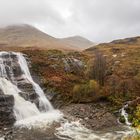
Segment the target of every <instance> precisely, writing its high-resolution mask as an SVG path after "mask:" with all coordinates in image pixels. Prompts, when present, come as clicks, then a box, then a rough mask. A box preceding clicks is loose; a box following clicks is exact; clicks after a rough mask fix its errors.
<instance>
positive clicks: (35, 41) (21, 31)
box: [0, 24, 73, 50]
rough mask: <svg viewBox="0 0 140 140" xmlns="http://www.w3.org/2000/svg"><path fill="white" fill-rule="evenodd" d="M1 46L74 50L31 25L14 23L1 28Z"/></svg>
mask: <svg viewBox="0 0 140 140" xmlns="http://www.w3.org/2000/svg"><path fill="white" fill-rule="evenodd" d="M0 46H10V47H11V46H14V47H15V46H20V47H39V48H42V49H60V50H72V49H73V48H71V46H70V45H67V44H65V43H62V42H60V41H59V39H56V38H54V37H52V36H50V35H48V34H46V33H44V32H42V31H40V30H38V29H37V28H35V27H33V26H30V25H26V24H23V25H13V26H8V27H5V28H0Z"/></svg>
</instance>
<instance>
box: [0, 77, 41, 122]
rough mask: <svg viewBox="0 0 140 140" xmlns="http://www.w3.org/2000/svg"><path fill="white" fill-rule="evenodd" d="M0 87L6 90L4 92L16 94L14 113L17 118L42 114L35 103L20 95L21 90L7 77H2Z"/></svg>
mask: <svg viewBox="0 0 140 140" xmlns="http://www.w3.org/2000/svg"><path fill="white" fill-rule="evenodd" d="M0 89H1V90H2V91H3V92H4V94H8V95H13V96H14V100H15V105H14V114H15V117H16V120H22V119H24V118H28V117H31V116H35V115H39V114H40V112H39V110H38V108H37V107H36V106H35V104H33V103H31V102H28V101H26V100H24V98H22V97H21V96H20V95H19V92H21V91H20V90H19V89H18V88H17V87H16V86H15V85H13V84H12V83H11V82H10V81H8V80H7V79H5V78H0Z"/></svg>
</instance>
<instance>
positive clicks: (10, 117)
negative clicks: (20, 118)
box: [0, 95, 15, 129]
mask: <svg viewBox="0 0 140 140" xmlns="http://www.w3.org/2000/svg"><path fill="white" fill-rule="evenodd" d="M13 106H14V97H13V96H12V95H0V128H1V129H2V128H4V127H10V126H12V125H13V124H14V122H15V116H14V113H13Z"/></svg>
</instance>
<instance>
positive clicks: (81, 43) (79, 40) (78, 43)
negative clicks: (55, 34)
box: [62, 35, 95, 50]
mask: <svg viewBox="0 0 140 140" xmlns="http://www.w3.org/2000/svg"><path fill="white" fill-rule="evenodd" d="M62 41H64V42H66V43H67V44H69V45H72V46H74V47H75V48H78V49H80V50H84V49H86V48H89V47H91V46H94V44H95V43H93V42H92V41H89V40H88V39H86V38H84V37H82V36H79V35H76V36H71V37H67V38H63V39H62Z"/></svg>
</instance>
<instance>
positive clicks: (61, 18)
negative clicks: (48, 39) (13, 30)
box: [0, 0, 140, 42]
mask: <svg viewBox="0 0 140 140" xmlns="http://www.w3.org/2000/svg"><path fill="white" fill-rule="evenodd" d="M139 13H140V1H139V0H133V1H132V0H69V1H66V0H59V1H58V0H11V1H9V0H0V19H1V20H0V26H5V25H9V24H19V23H27V24H32V25H35V26H37V27H38V28H40V29H41V30H43V31H45V32H46V33H48V34H50V35H53V36H55V37H66V36H72V35H81V36H84V37H86V38H88V39H90V40H92V41H94V42H106V41H111V40H114V39H118V38H125V37H131V36H137V35H140V26H139V25H140V14H139Z"/></svg>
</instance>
